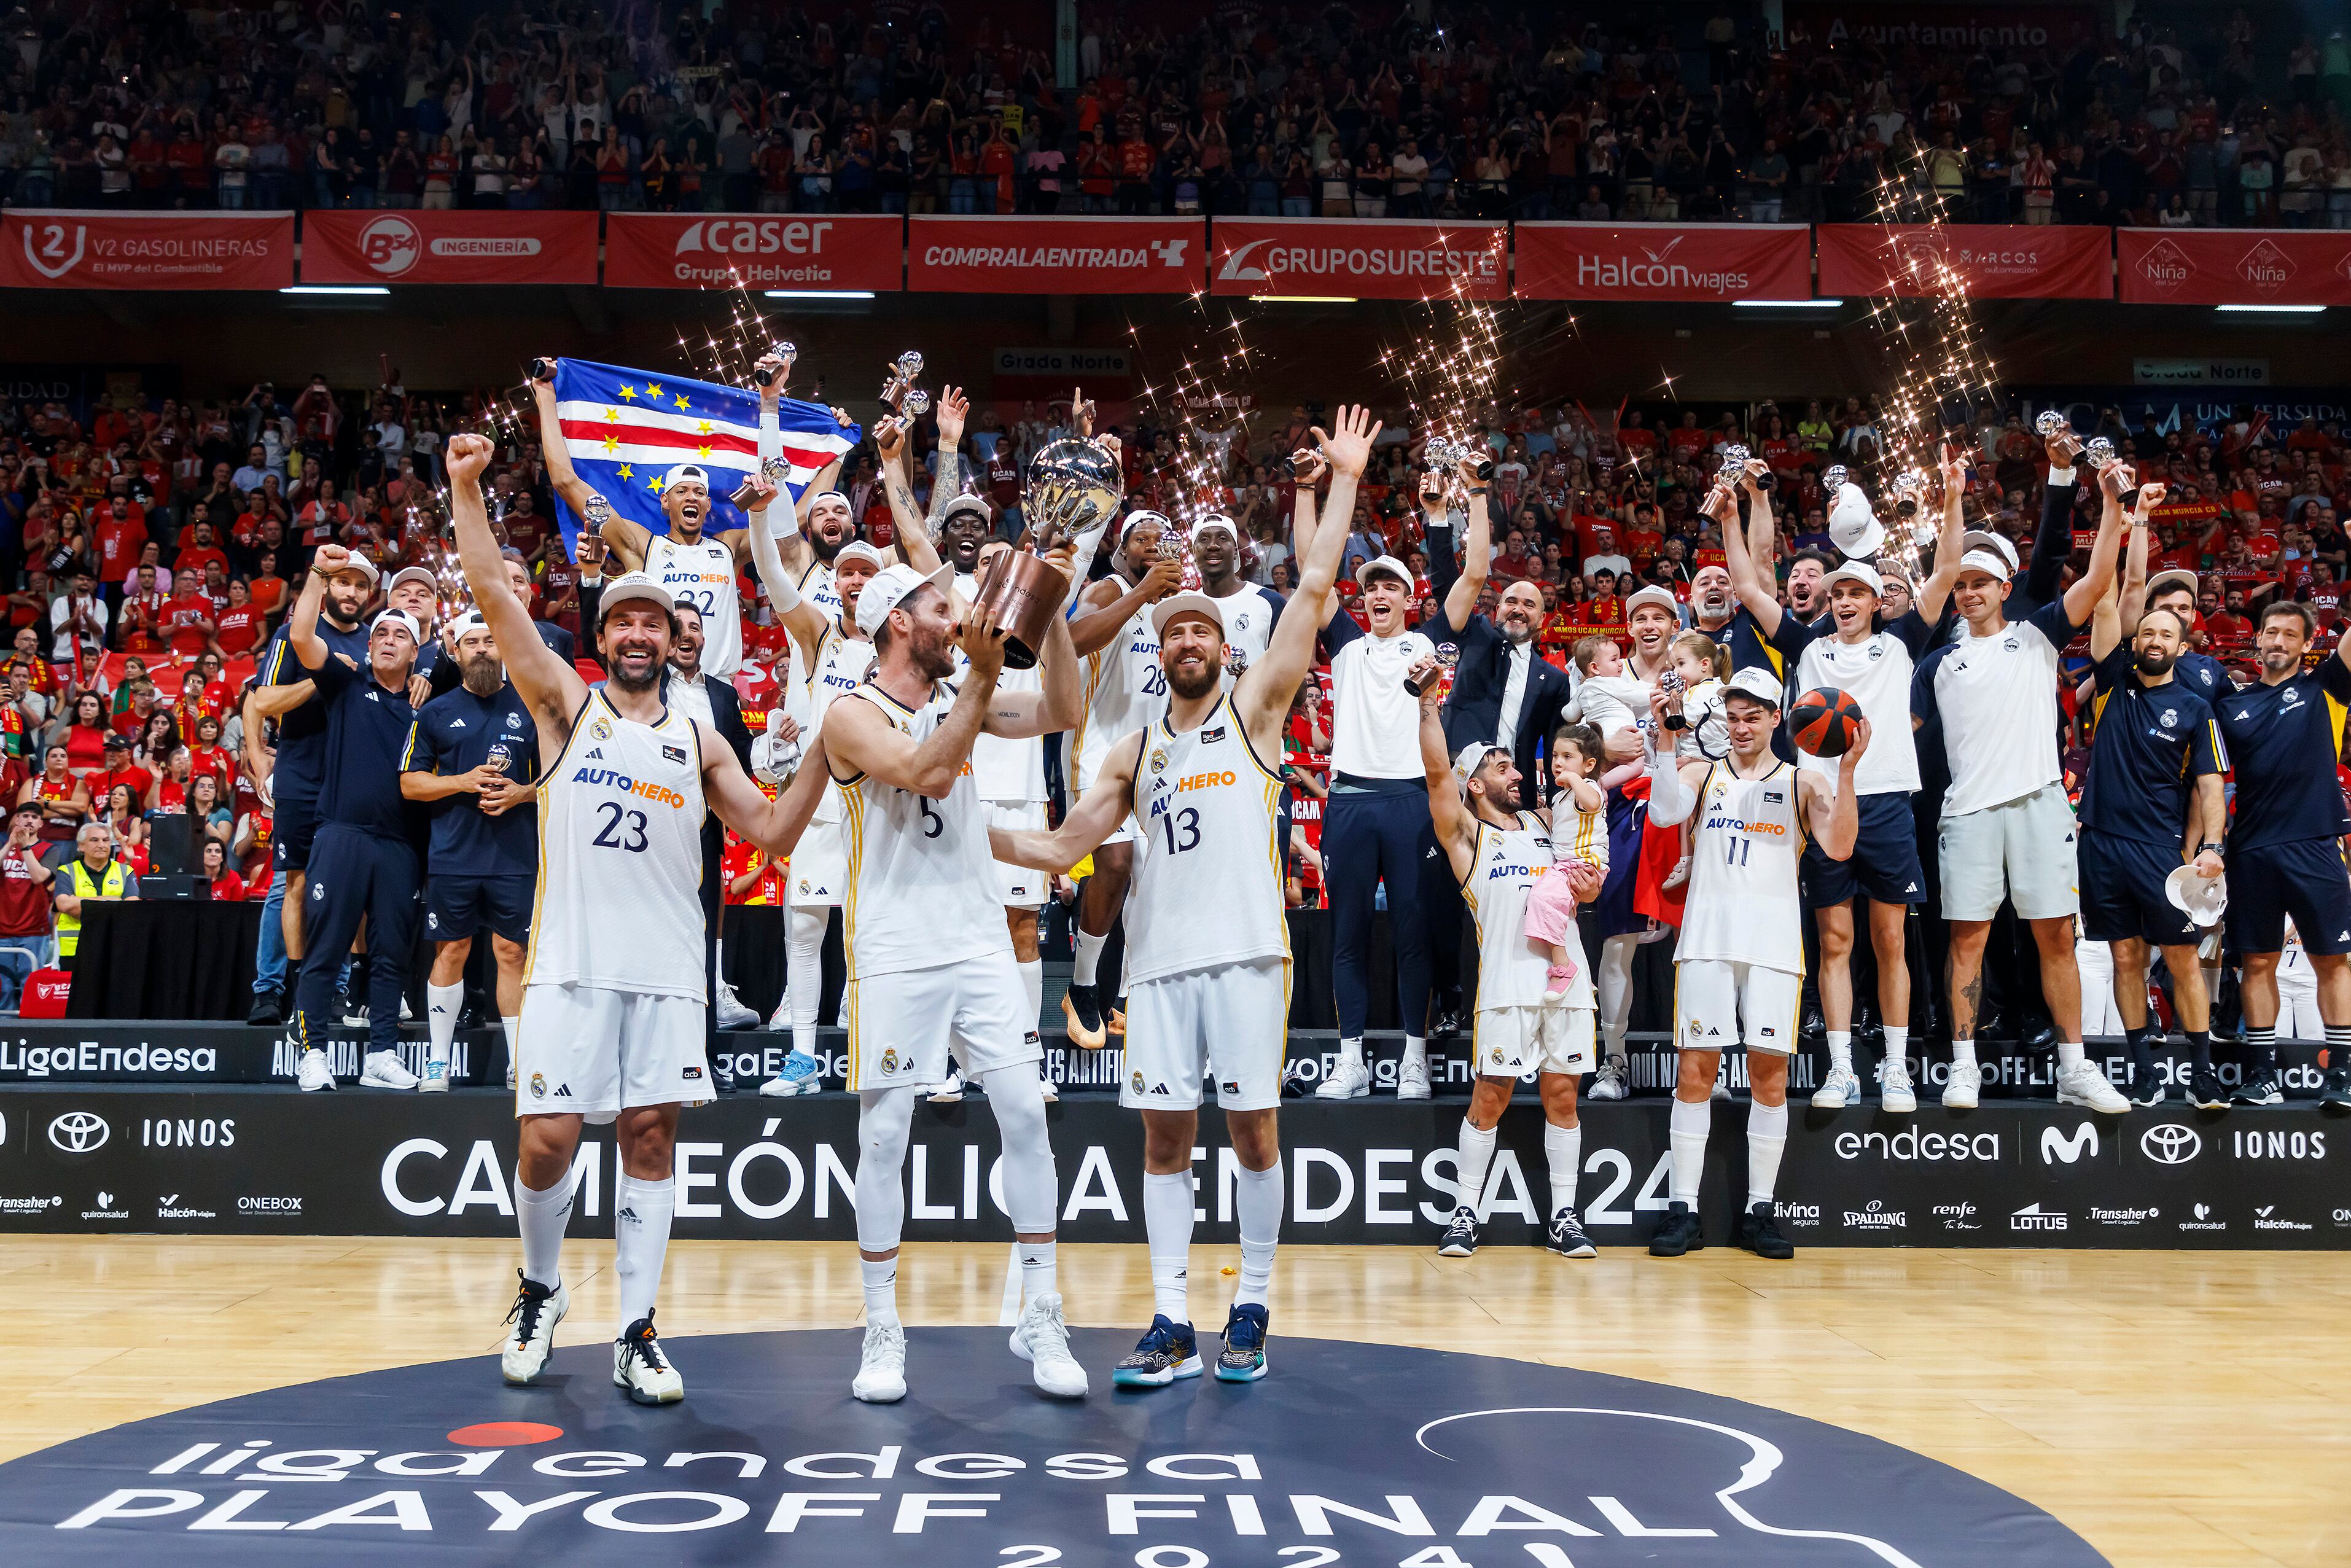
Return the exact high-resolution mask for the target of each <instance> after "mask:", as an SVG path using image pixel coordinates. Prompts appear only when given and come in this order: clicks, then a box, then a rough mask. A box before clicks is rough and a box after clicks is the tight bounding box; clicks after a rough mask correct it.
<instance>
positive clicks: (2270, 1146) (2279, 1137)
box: [2229, 1127, 2326, 1160]
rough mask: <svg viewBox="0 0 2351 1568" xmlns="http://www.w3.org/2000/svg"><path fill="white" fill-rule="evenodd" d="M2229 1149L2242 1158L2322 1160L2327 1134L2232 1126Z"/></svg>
mask: <svg viewBox="0 0 2351 1568" xmlns="http://www.w3.org/2000/svg"><path fill="white" fill-rule="evenodd" d="M2229 1152H2230V1153H2231V1154H2232V1155H2236V1156H2237V1157H2238V1158H2239V1159H2241V1160H2323V1159H2325V1157H2326V1134H2325V1131H2324V1130H2323V1129H2319V1130H2312V1131H2304V1132H2293V1133H2289V1132H2283V1131H2280V1130H2277V1129H2272V1128H2262V1127H2250V1128H2247V1127H2231V1129H2230V1130H2229Z"/></svg>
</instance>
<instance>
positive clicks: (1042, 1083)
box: [1037, 1056, 1061, 1105]
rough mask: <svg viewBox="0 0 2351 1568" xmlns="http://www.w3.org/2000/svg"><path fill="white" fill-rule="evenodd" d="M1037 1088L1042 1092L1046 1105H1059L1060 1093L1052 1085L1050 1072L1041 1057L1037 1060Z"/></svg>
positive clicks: (1051, 1073)
mask: <svg viewBox="0 0 2351 1568" xmlns="http://www.w3.org/2000/svg"><path fill="white" fill-rule="evenodd" d="M1037 1087H1038V1088H1039V1089H1040V1090H1041V1091H1043V1092H1044V1095H1045V1103H1046V1104H1048V1105H1058V1104H1060V1103H1061V1090H1059V1089H1058V1088H1056V1087H1054V1084H1053V1072H1052V1070H1051V1069H1050V1068H1049V1067H1047V1066H1046V1065H1045V1059H1044V1058H1043V1057H1041V1056H1040V1057H1039V1058H1038V1059H1037Z"/></svg>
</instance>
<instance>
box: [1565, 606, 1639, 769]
mask: <svg viewBox="0 0 2351 1568" xmlns="http://www.w3.org/2000/svg"><path fill="white" fill-rule="evenodd" d="M1574 657H1575V670H1576V674H1578V675H1580V676H1581V677H1583V678H1582V679H1581V680H1580V681H1578V682H1577V684H1576V687H1575V702H1574V704H1573V706H1574V709H1575V711H1576V713H1577V715H1578V716H1580V718H1581V719H1582V721H1583V723H1584V724H1585V725H1586V726H1588V727H1590V728H1591V729H1592V730H1593V733H1595V734H1596V735H1598V736H1599V737H1601V739H1602V740H1603V741H1605V740H1606V739H1607V737H1609V736H1611V735H1614V733H1615V732H1616V731H1618V730H1620V729H1638V728H1640V727H1643V726H1645V725H1646V724H1647V723H1648V722H1649V689H1648V687H1646V686H1645V685H1642V684H1641V681H1640V678H1639V677H1638V676H1636V675H1630V674H1625V651H1624V650H1623V649H1622V648H1620V647H1618V646H1617V644H1616V640H1615V639H1614V638H1613V637H1596V636H1595V637H1586V638H1584V639H1583V640H1582V641H1581V642H1579V643H1576V645H1575V655H1574ZM1593 755H1594V756H1597V755H1599V753H1598V752H1597V750H1595V751H1594V753H1593Z"/></svg>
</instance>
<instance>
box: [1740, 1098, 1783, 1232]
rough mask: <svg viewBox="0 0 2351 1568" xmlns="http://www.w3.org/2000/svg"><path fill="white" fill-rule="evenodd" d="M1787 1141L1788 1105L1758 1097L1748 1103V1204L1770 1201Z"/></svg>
mask: <svg viewBox="0 0 2351 1568" xmlns="http://www.w3.org/2000/svg"><path fill="white" fill-rule="evenodd" d="M1787 1145H1788V1107H1787V1105H1786V1104H1785V1103H1781V1104H1778V1105H1766V1104H1764V1103H1762V1102H1761V1100H1758V1101H1756V1102H1755V1103H1753V1104H1751V1105H1750V1106H1748V1107H1747V1207H1750V1208H1752V1207H1755V1206H1756V1205H1757V1204H1759V1203H1769V1202H1771V1188H1772V1186H1773V1184H1774V1183H1776V1182H1777V1181H1778V1180H1779V1179H1780V1151H1781V1150H1782V1149H1783V1148H1785V1147H1787Z"/></svg>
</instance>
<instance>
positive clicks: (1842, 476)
mask: <svg viewBox="0 0 2351 1568" xmlns="http://www.w3.org/2000/svg"><path fill="white" fill-rule="evenodd" d="M1852 479H1853V475H1852V473H1851V471H1850V470H1848V469H1847V468H1846V467H1845V465H1844V464H1842V463H1832V464H1830V465H1828V466H1827V467H1826V468H1823V469H1822V470H1821V488H1822V489H1823V490H1825V491H1827V492H1828V494H1829V499H1831V500H1834V499H1836V493H1837V491H1838V490H1839V489H1840V488H1842V487H1843V486H1845V485H1847V484H1849V483H1851V482H1852Z"/></svg>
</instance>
